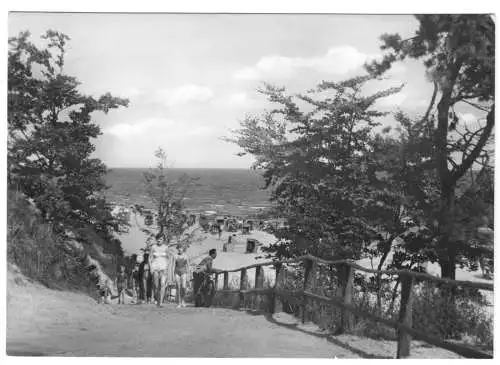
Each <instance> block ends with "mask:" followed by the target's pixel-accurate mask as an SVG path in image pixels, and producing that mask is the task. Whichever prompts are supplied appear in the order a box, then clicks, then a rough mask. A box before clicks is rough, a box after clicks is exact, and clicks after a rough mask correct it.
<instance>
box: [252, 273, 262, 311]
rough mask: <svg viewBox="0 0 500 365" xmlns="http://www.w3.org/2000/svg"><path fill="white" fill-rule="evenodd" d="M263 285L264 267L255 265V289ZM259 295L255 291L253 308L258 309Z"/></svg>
mask: <svg viewBox="0 0 500 365" xmlns="http://www.w3.org/2000/svg"><path fill="white" fill-rule="evenodd" d="M263 287H264V268H263V267H262V266H257V267H256V268H255V289H262V288H263ZM260 296H261V294H259V293H255V308H254V309H257V310H259V309H260Z"/></svg>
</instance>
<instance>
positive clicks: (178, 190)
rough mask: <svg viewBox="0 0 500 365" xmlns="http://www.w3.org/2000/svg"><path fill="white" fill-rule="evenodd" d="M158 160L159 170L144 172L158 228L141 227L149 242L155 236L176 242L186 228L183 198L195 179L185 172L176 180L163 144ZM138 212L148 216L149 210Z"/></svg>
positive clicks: (159, 150) (141, 208)
mask: <svg viewBox="0 0 500 365" xmlns="http://www.w3.org/2000/svg"><path fill="white" fill-rule="evenodd" d="M155 157H156V158H157V159H158V164H157V166H156V169H151V170H150V171H148V172H146V173H144V183H145V186H146V193H147V194H148V196H149V198H150V199H151V202H152V204H153V206H154V212H155V214H154V215H155V218H156V224H155V229H150V228H145V227H142V228H141V230H142V231H143V232H144V233H146V234H147V236H148V239H147V243H148V244H149V243H150V242H151V241H152V240H155V239H165V240H166V241H167V242H168V243H170V242H171V241H172V240H175V241H176V243H177V241H178V240H179V238H180V236H181V235H182V233H183V232H184V230H185V228H186V227H187V218H188V217H187V215H186V214H185V213H184V207H185V206H184V198H185V197H186V195H187V194H188V193H189V192H190V190H191V189H192V187H193V184H194V182H195V181H196V180H197V179H196V178H193V177H190V176H189V175H188V174H185V173H184V174H182V175H181V176H179V177H178V178H177V179H172V178H170V177H169V176H168V171H167V170H168V167H167V154H166V153H165V151H164V150H163V149H162V148H161V147H160V148H158V150H157V151H156V152H155ZM136 211H137V212H138V213H139V214H141V215H143V216H146V215H147V214H148V212H147V211H146V210H145V209H144V208H143V207H138V209H136Z"/></svg>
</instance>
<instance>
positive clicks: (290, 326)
mask: <svg viewBox="0 0 500 365" xmlns="http://www.w3.org/2000/svg"><path fill="white" fill-rule="evenodd" d="M229 309H231V308H229ZM233 310H236V311H240V310H239V309H233ZM245 312H246V313H247V314H249V315H252V316H259V315H262V316H264V317H265V318H266V320H267V321H269V322H270V323H272V324H276V325H278V326H282V327H285V328H288V329H291V330H294V331H299V332H302V333H305V334H308V335H312V336H316V337H319V338H325V339H327V341H328V342H330V343H332V344H334V345H336V346H339V347H342V348H343V349H345V350H348V351H351V352H352V353H355V354H356V355H358V356H361V357H363V358H365V359H392V358H393V357H391V356H379V355H374V354H369V353H368V352H365V351H363V350H360V349H357V348H355V347H352V346H351V345H349V344H348V343H345V342H343V341H341V340H339V339H338V338H335V337H334V336H333V335H330V334H328V333H317V332H313V331H308V330H305V329H302V328H299V327H298V323H292V324H289V323H282V322H278V321H277V320H275V319H274V318H273V315H272V314H270V313H267V312H264V311H256V310H250V309H246V310H245Z"/></svg>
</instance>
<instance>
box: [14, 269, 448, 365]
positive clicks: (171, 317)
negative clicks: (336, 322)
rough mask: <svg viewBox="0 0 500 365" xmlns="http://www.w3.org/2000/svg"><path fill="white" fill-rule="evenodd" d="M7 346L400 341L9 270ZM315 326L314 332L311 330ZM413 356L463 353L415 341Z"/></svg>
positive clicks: (213, 351)
mask: <svg viewBox="0 0 500 365" xmlns="http://www.w3.org/2000/svg"><path fill="white" fill-rule="evenodd" d="M7 278H8V280H7V289H8V292H7V293H8V295H7V353H8V354H10V355H33V356H36V355H38V356H49V355H58V356H126V357H136V356H148V357H308V358H311V357H315V358H333V357H338V358H359V357H363V358H366V357H382V358H391V357H394V356H395V353H396V343H395V342H392V341H376V340H371V339H367V338H363V337H358V336H352V335H342V336H337V337H335V338H328V339H327V338H326V337H324V336H318V334H319V333H318V330H317V328H316V327H315V326H314V325H307V324H306V325H304V326H296V327H294V325H295V324H296V323H297V320H296V319H295V318H293V317H291V316H289V315H286V314H283V313H278V314H276V315H275V316H274V317H273V318H269V317H266V316H264V315H252V314H249V313H246V312H244V311H235V310H231V309H222V308H209V309H207V308H192V307H191V308H183V309H177V308H175V306H174V305H166V306H165V307H164V308H156V307H155V306H151V305H132V304H129V305H121V306H120V305H116V304H114V305H98V304H97V303H95V301H94V300H92V299H91V298H90V297H88V296H86V295H83V294H79V293H69V292H63V291H53V290H49V289H47V288H45V287H42V286H40V285H38V284H34V283H30V282H27V281H26V279H24V278H23V277H22V276H21V275H20V274H15V273H12V272H11V271H8V275H7ZM311 333H315V334H316V335H314V334H311ZM412 355H413V356H412V357H420V358H422V357H423V358H425V357H432V358H457V357H458V356H457V355H456V354H453V353H450V352H448V351H444V350H441V349H435V348H428V347H423V346H422V344H419V343H417V342H413V343H412Z"/></svg>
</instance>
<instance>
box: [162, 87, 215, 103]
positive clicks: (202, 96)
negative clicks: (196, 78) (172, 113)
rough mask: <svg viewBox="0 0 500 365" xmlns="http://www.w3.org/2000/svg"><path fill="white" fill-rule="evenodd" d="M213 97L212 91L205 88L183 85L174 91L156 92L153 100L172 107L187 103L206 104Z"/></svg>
mask: <svg viewBox="0 0 500 365" xmlns="http://www.w3.org/2000/svg"><path fill="white" fill-rule="evenodd" d="M213 96H214V93H213V91H212V90H211V89H210V88H208V87H206V86H199V85H195V84H185V85H182V86H180V87H178V88H176V89H163V90H158V91H157V92H156V95H155V100H156V101H158V102H160V103H162V104H165V105H167V106H174V105H179V104H185V103H189V102H206V101H208V100H210V99H212V98H213Z"/></svg>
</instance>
